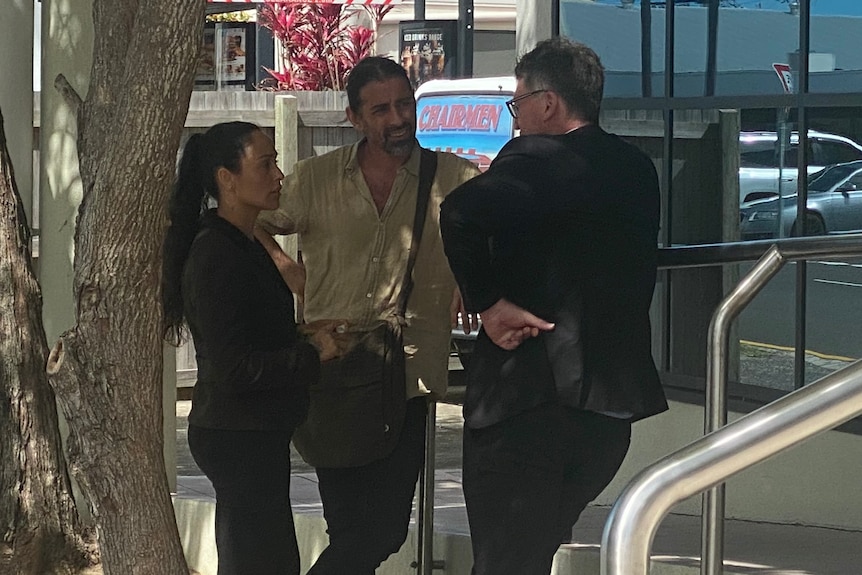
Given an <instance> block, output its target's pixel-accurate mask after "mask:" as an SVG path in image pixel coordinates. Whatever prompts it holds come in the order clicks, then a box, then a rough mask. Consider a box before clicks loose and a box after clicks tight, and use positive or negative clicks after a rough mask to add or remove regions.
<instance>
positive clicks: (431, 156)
mask: <svg viewBox="0 0 862 575" xmlns="http://www.w3.org/2000/svg"><path fill="white" fill-rule="evenodd" d="M420 152H421V157H420V159H419V188H418V190H417V193H416V214H415V216H414V217H413V237H412V238H411V240H410V252H409V255H408V256H407V267H406V268H405V270H404V281H403V282H402V284H401V293H400V294H399V295H398V304H397V305H396V306H395V315H396V317H397V318H398V321H399V322H401V324H402V325H403V324H404V322H405V319H404V314H405V313H406V311H407V300H408V299H410V292H412V291H413V266H414V265H416V255H417V253H418V252H419V242H420V241H421V240H422V231H423V230H424V228H425V214H426V212H427V211H428V198H430V197H431V184H432V183H433V182H434V174H435V173H436V172H437V152H433V151H431V150H426V149H425V148H421V149H420Z"/></svg>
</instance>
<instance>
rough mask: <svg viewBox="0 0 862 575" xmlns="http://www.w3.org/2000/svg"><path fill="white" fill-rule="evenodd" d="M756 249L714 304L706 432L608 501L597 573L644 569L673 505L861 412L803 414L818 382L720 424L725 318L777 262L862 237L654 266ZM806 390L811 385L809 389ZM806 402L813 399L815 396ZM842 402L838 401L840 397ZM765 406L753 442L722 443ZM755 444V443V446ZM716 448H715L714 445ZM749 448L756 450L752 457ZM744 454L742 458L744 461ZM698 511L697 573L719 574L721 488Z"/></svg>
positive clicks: (678, 256)
mask: <svg viewBox="0 0 862 575" xmlns="http://www.w3.org/2000/svg"><path fill="white" fill-rule="evenodd" d="M763 250H768V251H767V253H766V255H764V256H763V257H762V258H761V260H760V262H758V264H757V265H756V266H755V267H754V268H753V269H752V270H751V272H749V274H748V275H747V276H746V277H745V278H744V279H743V280H742V281H741V282H740V283H739V285H737V287H736V288H735V289H734V290H733V292H732V293H731V294H729V295H728V296H727V297H726V298H725V299H724V300H723V301H722V303H721V304H720V306H719V307H718V309H717V310H716V312H715V314H714V315H713V319H712V322H711V324H710V341H709V347H708V349H707V360H708V365H707V379H706V388H707V389H706V391H707V395H706V412H705V416H704V429H705V432H706V433H707V434H708V435H706V436H705V437H704V438H703V439H701V440H698V441H696V442H694V443H693V444H691V445H690V446H689V447H686V448H683V449H682V450H680V451H678V452H677V453H675V454H672V455H670V456H668V457H666V458H665V459H663V460H661V461H659V462H658V463H656V464H654V465H653V466H651V467H649V468H647V470H645V471H644V472H642V473H641V474H640V475H639V476H638V477H636V478H635V479H634V480H633V481H632V482H631V483H630V484H629V487H627V488H626V490H625V491H624V492H623V495H621V496H620V498H619V499H618V501H617V503H616V505H615V506H614V510H613V511H612V512H611V516H610V517H609V519H608V523H607V524H606V527H605V533H604V535H603V541H602V573H603V575H618V574H619V575H622V574H625V575H638V574H639V573H643V574H646V573H647V570H646V569H647V565H648V562H649V546H650V545H651V543H652V538H653V536H654V535H655V530H656V529H657V528H658V523H659V522H660V521H661V519H662V518H663V517H664V515H665V514H666V513H667V511H668V510H669V509H670V507H671V506H672V505H673V504H675V503H677V502H678V501H681V500H682V499H685V498H686V497H688V496H690V495H693V494H695V493H698V492H700V491H703V490H705V489H709V488H712V487H713V486H716V485H719V484H720V483H722V482H723V481H724V480H725V479H726V478H727V477H729V476H730V475H732V474H733V473H736V472H738V471H740V470H742V469H745V468H746V467H748V466H750V465H754V464H755V463H757V462H759V461H762V460H763V459H765V458H766V457H769V456H771V455H774V454H775V453H778V452H779V451H783V450H784V449H787V448H788V447H790V446H792V445H795V444H796V443H799V442H801V441H804V440H805V439H807V438H809V437H812V436H813V435H816V434H817V433H820V432H821V431H825V430H827V429H831V428H833V427H836V426H838V425H840V424H841V423H843V422H845V421H847V420H848V419H851V418H853V417H855V416H856V415H859V414H860V413H862V404H860V405H859V406H857V410H856V411H855V412H853V413H851V414H850V415H848V416H847V417H846V418H843V419H835V420H834V421H832V420H830V419H825V414H826V413H830V414H831V413H832V411H829V412H826V411H825V410H824V408H822V407H820V406H819V403H820V402H817V403H818V405H817V406H816V407H815V408H813V409H811V410H809V411H810V413H808V412H806V411H805V410H806V408H807V407H808V406H802V407H798V406H797V403H800V402H809V401H811V399H810V396H811V395H812V394H813V393H816V392H817V391H818V390H819V389H820V387H822V386H821V385H819V384H820V382H818V383H817V384H812V385H810V386H808V387H806V388H803V389H800V390H798V391H797V392H795V393H793V394H790V395H788V396H785V397H784V398H782V399H781V400H779V401H777V402H775V403H773V404H771V405H768V406H766V407H765V408H761V409H760V410H758V411H755V412H753V413H751V414H749V415H748V416H746V417H745V418H743V419H741V420H739V421H738V422H737V423H735V424H733V425H732V426H727V427H723V428H722V426H724V425H725V423H726V421H727V406H726V404H727V402H726V398H727V356H728V347H729V345H728V344H729V332H730V326H731V323H732V321H733V319H734V318H735V317H736V316H737V315H738V314H739V312H740V311H741V310H742V308H744V307H745V305H747V304H748V303H749V302H750V301H751V300H752V299H753V298H754V296H755V295H756V294H757V292H759V291H760V289H761V288H762V287H763V286H764V285H765V284H766V282H768V281H769V279H770V278H772V277H773V276H774V275H775V274H776V273H777V272H778V270H780V269H781V267H782V266H783V265H784V263H785V262H787V261H790V260H799V259H813V258H817V257H842V256H844V257H850V256H860V255H862V234H853V235H846V236H840V237H831V238H792V239H786V240H779V241H775V242H769V241H767V242H744V243H735V244H714V245H709V246H684V247H675V248H664V249H662V250H660V256H659V257H660V261H661V264H660V265H661V267H663V268H665V269H669V268H681V267H699V266H707V265H720V264H725V263H736V262H741V261H747V260H749V259H753V257H755V256H756V255H758V254H759V253H762V251H763ZM853 368H856V369H857V370H858V366H857V364H853V366H850V367H848V368H845V369H846V370H850V369H853ZM843 371H844V370H842V371H841V372H836V373H835V374H833V375H832V376H828V377H827V378H824V379H823V380H821V382H826V381H827V380H828V381H832V378H833V376H834V377H838V376H839V374H840V373H843ZM858 379H859V381H855V380H854V381H853V383H855V384H856V387H858V389H855V388H854V390H855V393H856V394H857V395H856V396H854V398H855V397H857V396H858V398H860V399H862V375H860V376H859V378H858ZM842 381H843V380H842ZM851 387H852V386H851ZM812 389H814V391H813V392H812V391H811V390H812ZM802 391H805V392H806V393H805V394H804V395H801V396H800V395H799V393H800V392H802ZM824 395H825V394H824ZM814 399H817V397H816V396H815V397H814ZM821 399H822V398H821ZM842 401H844V399H843V398H842ZM788 402H790V405H788V406H787V407H786V408H785V409H781V407H779V406H785V405H786V404H787V403H788ZM773 406H775V409H774V410H773V411H777V413H773V412H772V411H769V414H768V415H767V416H766V417H765V421H760V420H759V419H758V421H757V423H755V424H753V427H754V428H755V429H757V430H759V431H760V432H759V433H755V434H754V435H753V436H752V437H755V436H756V438H757V442H756V443H753V444H751V445H753V447H746V445H748V444H747V442H742V441H738V440H736V439H734V441H730V442H729V441H726V438H725V437H724V436H725V435H728V434H729V433H726V432H725V430H728V429H730V428H731V427H733V428H734V429H737V428H738V427H739V426H740V424H742V425H744V423H742V422H745V421H748V420H749V418H752V417H754V416H755V415H757V414H759V413H761V412H763V411H764V410H766V409H767V408H772V407H773ZM776 416H780V417H779V420H778V421H774V420H773V419H771V418H775V417H776ZM803 416H804V417H805V418H809V417H811V418H813V417H815V416H816V419H817V421H813V422H812V421H808V420H807V419H803V420H797V419H796V418H797V417H803ZM820 422H824V425H825V427H822V428H821V427H820V426H818V423H820ZM800 427H801V429H802V430H805V429H808V430H809V431H810V433H807V434H806V433H803V434H801V436H799V437H797V435H794V434H798V430H796V428H800ZM719 428H722V429H721V431H718V430H719ZM785 428H789V429H792V430H794V431H793V434H789V435H788V433H787V432H786V430H785ZM731 433H732V432H731ZM719 434H721V437H720V438H719V439H713V440H710V438H715V437H717V436H718V435H719ZM790 436H792V437H793V438H794V440H793V441H791V442H788V441H787V438H788V437H790ZM734 437H735V436H734ZM746 439H747V440H748V439H751V438H746ZM761 441H762V442H763V444H760V442H761ZM716 442H717V445H716ZM704 446H706V447H704ZM716 447H721V449H717V448H716ZM704 450H706V451H709V454H708V455H706V454H705V453H704ZM710 450H711V451H710ZM752 453H756V456H755V455H752ZM746 457H748V458H747V459H746ZM737 460H739V461H741V462H743V463H744V465H742V466H741V467H735V466H734V465H733V464H731V463H726V461H737ZM687 475H692V477H691V478H689V477H687ZM668 476H670V477H672V478H673V480H674V481H679V480H680V478H683V479H685V482H686V485H685V486H684V487H682V488H681V487H680V486H677V485H674V484H673V483H670V484H666V483H665V482H664V481H663V480H664V479H665V478H666V477H668ZM669 492H673V493H675V494H679V493H682V492H685V493H686V494H685V495H682V496H681V497H680V498H679V499H673V498H672V497H670V493H669ZM668 501H670V502H671V503H670V505H667V507H663V503H666V502H668ZM655 511H661V513H660V514H656V513H655ZM703 513H704V515H703V544H702V554H703V560H702V566H701V569H702V571H701V572H702V573H704V574H705V575H717V574H718V573H720V572H721V564H722V556H723V546H724V532H723V522H724V489H723V486H720V487H715V488H713V489H711V490H710V492H708V493H707V494H706V495H705V498H704V512H703ZM639 514H643V515H642V517H641V518H639V517H638V515H639ZM632 525H634V528H633V527H632ZM635 536H636V537H637V539H636V540H630V539H629V538H630V537H635Z"/></svg>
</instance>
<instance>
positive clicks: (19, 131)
mask: <svg viewBox="0 0 862 575" xmlns="http://www.w3.org/2000/svg"><path fill="white" fill-rule="evenodd" d="M8 1H9V0H7V2H8ZM0 54H2V55H3V62H4V64H3V68H2V70H3V72H2V78H3V81H2V82H0V111H2V112H3V124H4V126H3V127H4V131H5V133H6V140H7V147H8V148H9V153H10V155H11V158H12V166H13V168H14V169H15V180H16V182H17V183H18V191H19V193H20V194H21V198H22V201H23V202H24V209H25V211H26V213H27V218H28V219H29V220H31V221H32V217H33V213H32V210H31V208H32V201H33V195H32V190H33V177H32V171H33V154H32V150H33V0H11V5H8V4H4V6H3V18H2V20H0Z"/></svg>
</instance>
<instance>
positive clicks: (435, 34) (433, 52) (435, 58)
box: [398, 20, 458, 88]
mask: <svg viewBox="0 0 862 575" xmlns="http://www.w3.org/2000/svg"><path fill="white" fill-rule="evenodd" d="M457 26H458V22H457V21H456V20H412V21H406V22H401V23H400V24H399V26H398V28H399V49H400V53H401V65H402V66H403V67H404V69H405V70H406V71H407V76H408V77H409V78H410V82H411V83H412V84H413V87H414V88H417V87H419V86H420V85H421V84H423V83H424V82H427V81H428V80H434V79H438V78H455V77H457V75H458V71H457V69H456V68H457V64H456V62H457V57H456V53H457V47H458V38H457V32H458V28H457Z"/></svg>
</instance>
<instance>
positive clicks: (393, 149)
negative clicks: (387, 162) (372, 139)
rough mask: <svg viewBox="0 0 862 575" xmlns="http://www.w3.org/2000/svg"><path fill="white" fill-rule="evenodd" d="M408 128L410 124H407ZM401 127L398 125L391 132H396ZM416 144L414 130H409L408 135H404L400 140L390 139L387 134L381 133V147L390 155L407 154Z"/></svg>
mask: <svg viewBox="0 0 862 575" xmlns="http://www.w3.org/2000/svg"><path fill="white" fill-rule="evenodd" d="M407 128H408V130H409V128H410V126H407ZM401 129H402V128H401V127H399V128H397V129H395V130H391V131H393V132H397V131H398V130H401ZM415 144H416V130H415V129H413V130H410V135H409V137H404V138H402V139H400V140H390V139H389V137H388V134H386V133H384V135H383V149H384V150H385V151H386V153H387V154H389V155H390V156H407V155H409V154H410V152H412V151H413V146H414V145H415Z"/></svg>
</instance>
